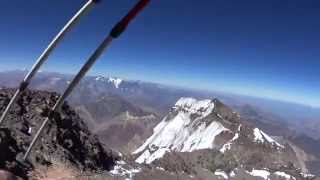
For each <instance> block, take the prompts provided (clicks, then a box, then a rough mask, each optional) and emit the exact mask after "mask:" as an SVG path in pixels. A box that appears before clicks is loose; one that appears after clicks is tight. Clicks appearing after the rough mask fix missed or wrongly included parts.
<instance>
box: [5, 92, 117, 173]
mask: <svg viewBox="0 0 320 180" xmlns="http://www.w3.org/2000/svg"><path fill="white" fill-rule="evenodd" d="M12 94H13V90H10V89H4V90H0V113H2V112H3V110H4V108H5V105H6V104H7V103H8V101H9V99H10V98H11V96H12ZM57 97H58V95H57V94H55V93H48V92H44V91H27V92H26V93H24V94H23V95H22V97H21V98H20V100H18V102H17V103H16V104H15V105H14V106H13V108H12V110H11V112H10V114H9V116H8V117H7V119H6V121H5V124H4V127H3V128H1V129H0V152H1V153H0V169H5V170H9V171H11V172H13V173H14V174H16V175H19V176H21V177H26V173H27V172H28V171H29V170H31V169H32V168H33V167H35V166H38V165H50V164H52V162H53V161H61V162H64V163H66V164H70V165H73V166H75V167H77V168H79V169H82V170H110V169H111V168H112V167H113V165H114V162H115V160H116V156H115V155H114V154H113V153H112V152H111V151H110V150H109V151H106V150H105V149H104V147H103V145H102V144H101V143H100V142H99V140H98V139H97V137H96V136H94V135H92V134H91V133H90V131H89V130H88V128H87V126H86V125H85V124H84V122H83V120H82V119H80V118H79V116H78V115H77V114H76V113H75V112H74V111H73V110H72V109H71V108H70V107H69V106H68V105H67V104H64V105H63V107H62V110H61V113H59V114H57V116H56V117H54V119H52V120H51V121H50V122H49V124H48V126H47V128H46V129H45V131H44V133H43V136H42V138H40V140H39V143H38V145H37V146H36V147H35V148H34V149H33V151H32V153H31V154H30V157H29V162H28V164H29V167H26V166H24V165H22V164H20V163H19V162H17V161H16V157H17V156H18V157H19V156H21V155H22V154H23V153H24V152H25V151H26V149H27V147H28V145H29V144H30V142H31V140H32V138H33V137H34V136H35V133H36V131H37V130H38V129H39V127H40V125H41V123H42V122H43V120H44V118H45V117H46V114H47V112H48V109H49V108H50V107H52V106H53V104H54V102H55V101H56V100H57Z"/></svg>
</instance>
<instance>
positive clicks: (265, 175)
mask: <svg viewBox="0 0 320 180" xmlns="http://www.w3.org/2000/svg"><path fill="white" fill-rule="evenodd" d="M248 173H249V174H250V175H251V176H257V177H262V178H263V179H265V180H269V176H270V172H269V171H267V170H256V169H253V170H252V171H251V172H248Z"/></svg>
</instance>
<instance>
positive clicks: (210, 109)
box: [133, 97, 284, 164]
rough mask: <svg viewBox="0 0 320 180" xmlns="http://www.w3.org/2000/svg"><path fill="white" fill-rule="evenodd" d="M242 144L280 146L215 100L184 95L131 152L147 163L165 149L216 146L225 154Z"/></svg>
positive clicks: (160, 154) (281, 147) (189, 150)
mask: <svg viewBox="0 0 320 180" xmlns="http://www.w3.org/2000/svg"><path fill="white" fill-rule="evenodd" d="M243 144H246V146H251V147H258V146H265V147H270V149H269V150H270V151H278V150H282V149H283V148H284V146H282V145H281V144H279V143H278V142H276V141H275V140H274V139H273V138H271V137H270V136H268V135H267V134H266V133H264V132H263V131H262V130H260V129H258V128H255V127H253V126H249V125H246V124H243V123H242V122H241V121H240V117H239V116H237V114H236V113H235V112H233V111H232V109H230V108H228V107H227V106H225V105H224V104H223V103H221V102H220V101H219V100H196V99H194V98H186V97H184V98H180V99H179V100H178V101H177V102H176V103H175V106H174V107H173V110H172V111H170V112H169V114H168V115H167V116H166V117H165V118H164V119H163V120H162V121H161V122H160V123H159V124H158V125H157V126H156V127H155V128H154V129H153V135H152V136H150V137H149V138H148V139H147V140H146V141H145V143H144V144H143V145H142V146H140V147H139V148H138V149H137V150H136V151H135V152H133V154H136V155H137V159H136V162H137V163H147V164H150V163H152V162H153V161H155V160H156V159H160V158H162V157H164V155H165V154H166V153H169V152H193V151H197V150H204V149H216V150H219V151H220V152H221V153H225V152H226V151H231V150H234V148H235V149H237V146H242V145H243Z"/></svg>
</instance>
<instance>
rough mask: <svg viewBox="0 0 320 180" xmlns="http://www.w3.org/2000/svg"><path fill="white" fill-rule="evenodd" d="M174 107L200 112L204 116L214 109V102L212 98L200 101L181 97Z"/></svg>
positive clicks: (195, 112) (190, 111)
mask: <svg viewBox="0 0 320 180" xmlns="http://www.w3.org/2000/svg"><path fill="white" fill-rule="evenodd" d="M173 108H174V109H182V110H184V111H187V112H189V113H194V114H199V115H202V116H203V117H205V116H208V115H209V114H210V113H211V112H212V111H213V109H214V103H213V101H212V100H210V99H206V100H202V101H198V100H196V99H194V98H186V97H183V98H180V99H179V100H178V101H177V102H176V104H175V106H174V107H173Z"/></svg>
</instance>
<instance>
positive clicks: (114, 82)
mask: <svg viewBox="0 0 320 180" xmlns="http://www.w3.org/2000/svg"><path fill="white" fill-rule="evenodd" d="M95 80H96V81H101V82H105V83H111V84H112V85H113V86H114V87H115V88H119V86H120V84H121V83H122V82H123V80H122V79H120V78H114V77H109V78H107V77H104V76H97V77H96V78H95Z"/></svg>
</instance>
